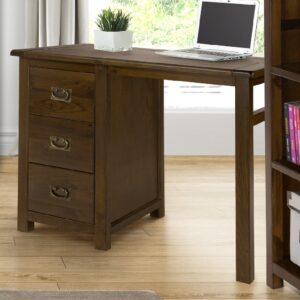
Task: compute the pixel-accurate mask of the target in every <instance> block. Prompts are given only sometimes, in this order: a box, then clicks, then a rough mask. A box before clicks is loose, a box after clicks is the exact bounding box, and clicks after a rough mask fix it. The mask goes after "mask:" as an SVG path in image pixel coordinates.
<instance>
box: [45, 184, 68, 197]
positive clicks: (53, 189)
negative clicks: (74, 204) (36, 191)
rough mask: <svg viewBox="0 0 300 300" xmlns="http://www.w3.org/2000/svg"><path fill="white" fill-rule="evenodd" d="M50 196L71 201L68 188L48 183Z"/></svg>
mask: <svg viewBox="0 0 300 300" xmlns="http://www.w3.org/2000/svg"><path fill="white" fill-rule="evenodd" d="M49 190H50V196H51V197H53V198H56V199H61V200H65V201H71V197H70V190H69V189H67V188H64V187H61V186H55V185H50V187H49Z"/></svg>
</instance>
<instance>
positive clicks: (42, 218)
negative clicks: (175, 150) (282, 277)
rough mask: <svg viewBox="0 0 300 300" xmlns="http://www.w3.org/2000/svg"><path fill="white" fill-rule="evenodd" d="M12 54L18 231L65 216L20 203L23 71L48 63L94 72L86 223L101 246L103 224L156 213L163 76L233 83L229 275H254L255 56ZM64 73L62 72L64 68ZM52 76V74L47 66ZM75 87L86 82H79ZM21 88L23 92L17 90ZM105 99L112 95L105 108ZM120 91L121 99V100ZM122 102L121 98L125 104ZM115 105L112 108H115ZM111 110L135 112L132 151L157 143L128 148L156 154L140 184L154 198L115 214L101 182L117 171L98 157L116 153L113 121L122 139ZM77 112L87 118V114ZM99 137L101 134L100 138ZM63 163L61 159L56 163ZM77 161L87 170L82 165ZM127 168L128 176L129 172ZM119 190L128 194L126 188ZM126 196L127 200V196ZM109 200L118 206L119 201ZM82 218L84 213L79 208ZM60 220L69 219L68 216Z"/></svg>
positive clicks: (259, 62) (160, 211) (106, 243)
mask: <svg viewBox="0 0 300 300" xmlns="http://www.w3.org/2000/svg"><path fill="white" fill-rule="evenodd" d="M12 55H16V56H20V58H21V68H20V71H21V97H20V101H21V102H20V108H21V113H20V167H21V169H20V177H19V178H20V179H19V182H20V183H19V229H20V230H23V231H27V230H30V229H32V228H33V222H34V221H37V222H45V223H59V222H61V223H63V224H65V223H67V221H66V220H65V219H61V218H54V217H53V216H48V215H47V214H44V215H41V214H38V213H36V212H34V211H30V209H29V210H28V199H27V181H28V151H29V150H28V146H27V145H28V143H27V138H28V130H27V128H28V122H29V121H28V118H29V114H28V110H27V109H26V107H27V106H26V105H27V104H26V103H27V102H28V101H29V100H30V99H28V98H30V97H29V96H28V94H29V90H30V88H31V87H30V86H29V87H28V81H30V80H29V79H30V76H32V72H31V71H30V70H32V68H35V69H36V68H38V69H39V70H41V69H44V70H45V69H48V70H49V69H52V73H53V69H58V70H68V71H73V72H79V71H80V72H86V73H93V74H94V75H93V76H94V77H95V90H96V96H95V109H94V110H93V109H92V111H90V112H89V113H90V114H93V113H95V120H94V121H95V141H94V142H95V220H94V228H95V240H96V246H97V247H98V248H101V249H107V248H109V247H110V238H111V237H110V235H111V231H115V230H117V229H119V228H120V227H121V226H123V225H126V224H127V223H128V222H131V221H133V220H135V219H137V218H139V217H141V216H143V215H145V214H147V213H149V212H152V215H153V216H156V217H162V216H163V215H164V166H163V165H164V163H163V162H164V160H163V155H164V149H163V138H164V136H163V111H164V110H163V108H164V104H163V92H164V91H163V80H180V81H191V82H199V83H208V84H221V85H229V86H234V87H235V88H236V101H235V103H236V121H235V123H236V278H237V280H238V281H242V282H246V283H250V282H251V281H252V280H253V279H254V216H253V202H254V200H253V126H254V125H256V124H258V123H260V122H262V121H263V120H264V110H259V111H256V112H253V86H255V85H258V84H261V83H263V82H264V63H263V59H262V58H248V59H245V60H239V61H229V62H205V61H195V60H187V59H178V58H171V57H164V56H159V55H157V54H155V51H153V50H150V49H134V50H133V51H131V52H124V53H107V52H101V51H95V50H94V49H93V46H92V45H76V46H64V47H49V48H41V49H29V50H14V51H13V52H12ZM30 72H31V73H30ZM39 72H40V75H41V76H44V75H43V73H42V71H39ZM30 74H31V75H30ZM65 74H66V76H67V74H68V73H65ZM52 75H53V76H55V72H54V73H53V74H52ZM34 76H35V80H38V77H39V73H38V72H37V73H35V74H34ZM46 76H48V75H46ZM59 76H60V77H62V78H61V80H62V81H64V82H67V81H66V80H64V79H63V76H62V75H61V74H60V75H58V77H59ZM50 77H51V76H50ZM75 77H76V76H75ZM28 78H29V79H28ZM79 79H80V77H79ZM79 79H78V78H77V77H76V80H77V81H76V82H77V84H78V85H80V80H79ZM53 80H54V79H53ZM53 80H52V81H53ZM54 81H55V80H54ZM82 88H87V87H86V85H83V87H82ZM75 89H76V88H75ZM22 93H23V94H24V95H27V96H24V95H22ZM131 97H132V102H133V103H134V106H132V107H130V103H131V102H130V98H131ZM111 98H113V99H114V107H113V108H112V105H111ZM123 98H124V99H126V100H123ZM141 100H145V101H146V102H147V103H146V106H145V105H144V107H141V108H137V107H135V106H139V103H145V102H143V101H141ZM30 101H31V100H30ZM124 101H127V102H126V103H125V102H124ZM224 101H226V99H224ZM115 105H116V106H115ZM118 105H119V106H120V108H118V107H117V106H118ZM147 105H148V108H147ZM30 107H31V108H30V110H31V113H33V114H35V115H36V114H44V113H45V112H44V111H42V112H41V111H40V110H41V109H42V110H43V107H42V108H41V107H40V108H39V109H37V108H36V106H32V105H31V106H30ZM112 109H115V110H118V109H122V111H126V114H127V115H126V116H127V118H135V119H136V120H137V121H138V120H140V122H141V127H140V128H138V127H139V126H138V123H135V125H130V126H131V127H130V126H129V125H128V124H126V126H127V127H126V128H127V129H128V130H133V131H136V136H135V138H136V137H138V139H136V148H139V147H141V148H140V150H141V149H142V150H143V151H145V150H146V149H148V148H149V147H147V148H143V147H146V146H145V145H147V143H149V141H150V142H151V143H152V142H153V143H155V144H156V146H157V147H158V150H155V151H157V152H155V153H154V152H153V153H150V152H147V155H146V156H145V155H144V158H143V156H142V155H143V151H140V152H136V153H137V155H136V160H141V159H145V160H146V161H150V160H149V159H150V156H151V155H152V154H153V155H154V154H155V155H156V156H155V157H156V159H157V160H156V163H157V166H158V167H157V170H156V171H157V182H156V183H153V184H152V183H150V182H149V188H148V190H145V191H142V192H143V193H145V197H146V194H147V193H152V192H153V190H155V191H156V194H157V195H156V200H155V202H149V201H147V202H146V203H144V206H143V207H138V208H137V209H135V210H132V211H131V212H130V213H128V214H126V215H124V216H123V215H121V214H118V213H117V210H116V211H114V213H112V214H111V213H110V210H109V205H110V201H111V200H113V199H108V198H109V197H108V196H107V195H108V194H109V191H110V189H111V190H112V189H113V188H115V187H112V184H111V185H110V184H109V183H107V182H109V180H110V177H107V176H110V174H111V176H113V174H114V173H113V172H117V170H116V169H115V170H111V169H110V166H109V165H107V164H106V163H104V161H107V155H113V154H110V153H115V152H117V150H116V149H115V152H114V151H111V150H112V148H113V147H114V144H117V141H116V140H111V139H110V138H112V139H114V138H115V139H120V140H122V138H121V137H119V136H117V137H116V133H117V131H116V132H114V134H115V135H114V138H113V135H112V133H111V132H112V130H117V128H119V129H118V130H119V131H120V132H119V135H123V137H125V139H126V131H124V130H123V129H122V128H125V127H123V126H122V122H123V123H124V126H125V123H126V120H125V119H124V118H125V115H124V114H123V115H122V114H120V118H119V119H118V120H116V119H114V118H112V117H111V110H112ZM145 109H148V110H151V109H153V111H152V112H151V113H154V114H155V115H152V117H153V116H154V119H153V118H152V117H151V118H152V119H151V120H152V121H153V120H154V121H155V122H156V125H155V123H151V122H152V121H149V122H150V123H151V124H152V125H153V126H154V127H155V128H156V127H157V130H156V131H155V132H154V131H153V132H154V133H153V135H151V136H150V135H149V134H148V135H146V137H145V136H143V135H145V134H146V132H143V130H145V128H147V127H145V126H146V122H147V121H144V120H143V118H142V113H143V111H144V110H145ZM83 110H84V109H83ZM26 111H27V113H26ZM47 113H48V112H47ZM61 113H62V112H61V111H59V112H55V113H54V114H53V112H52V115H50V116H52V117H56V118H57V117H61V115H59V114H61ZM85 117H86V118H89V115H88V113H87V114H86V115H85ZM90 117H91V116H90ZM143 117H145V116H143ZM72 118H73V119H74V118H75V119H76V118H82V115H77V116H76V117H74V114H73V115H72ZM34 122H37V124H39V123H38V122H40V120H38V119H35V120H34ZM149 122H148V123H149ZM148 123H147V124H148ZM42 125H44V126H45V124H44V123H42V124H40V126H42ZM148 125H149V124H148ZM148 125H147V126H148ZM53 126H55V127H56V128H58V127H60V126H61V124H59V123H57V124H54V125H53ZM128 126H129V127H128ZM153 126H152V127H153ZM112 127H114V129H112ZM152 127H151V128H152ZM137 128H138V129H137ZM149 128H150V127H149ZM149 130H150V129H149ZM151 130H152V129H151ZM103 136H105V137H106V139H105V140H104V139H103ZM199 138H201V137H199ZM108 141H110V142H108ZM118 141H119V140H118ZM122 143H123V144H122ZM122 143H119V144H118V146H119V148H122V145H125V143H126V142H125V140H124V139H123V141H122ZM143 144H144V145H143ZM103 145H104V146H103ZM148 145H151V144H148ZM118 151H119V154H118V155H119V156H120V155H122V153H121V152H122V149H118ZM136 151H137V150H136ZM29 152H30V151H29ZM120 153H121V154H120ZM124 157H127V159H128V155H127V156H126V155H125V154H124ZM44 159H48V158H44ZM112 159H113V158H112ZM131 159H133V161H132V162H131V163H133V164H134V165H135V166H136V169H135V172H141V173H140V176H142V177H143V176H144V173H145V172H148V174H152V173H153V170H152V167H151V165H148V166H149V168H148V169H147V170H140V169H139V165H138V162H136V161H134V158H132V157H131ZM108 160H109V159H108ZM152 161H153V160H152ZM64 163H65V161H64V162H63V164H64ZM80 167H84V168H85V169H87V170H89V169H88V167H87V166H86V165H84V166H80ZM80 170H82V169H80ZM106 170H107V172H106ZM156 171H155V172H156ZM142 172H143V173H142ZM151 172H152V173H151ZM33 173H34V174H33V176H35V177H36V178H38V177H39V176H38V174H39V172H38V171H37V170H35V172H33ZM127 175H128V176H131V175H132V174H127ZM145 178H146V177H145ZM129 182H130V180H129ZM141 184H142V183H141ZM152 185H153V186H152ZM217 185H218V183H217V182H216V187H217ZM150 187H151V188H150ZM134 188H136V187H134ZM120 189H121V188H120ZM123 189H124V188H123ZM144 189H146V188H144ZM59 192H60V194H61V193H62V191H59ZM126 192H128V191H126ZM139 192H141V191H139ZM126 195H127V196H128V195H130V194H128V193H127V194H126ZM58 196H59V197H60V196H63V195H58ZM111 197H112V196H111ZM127 198H129V197H127ZM128 201H129V202H130V201H131V200H129V199H128ZM137 201H138V200H136V202H137ZM129 202H128V203H129ZM117 203H119V205H121V204H120V203H121V202H120V201H119V202H117ZM122 205H123V204H122ZM151 205H152V206H151ZM212 205H213V204H212ZM35 207H36V206H35ZM132 207H133V206H132ZM122 211H124V212H125V211H126V210H125V208H123V207H122ZM105 212H106V213H105ZM85 213H87V212H85ZM112 215H113V216H112ZM84 217H85V218H86V215H85V216H84ZM117 217H118V218H117ZM116 218H117V219H116ZM115 219H116V220H115ZM68 223H72V222H70V220H69V222H68ZM73 223H74V222H73ZM220 230H221V228H220Z"/></svg>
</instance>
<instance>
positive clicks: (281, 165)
mask: <svg viewBox="0 0 300 300" xmlns="http://www.w3.org/2000/svg"><path fill="white" fill-rule="evenodd" d="M272 168H273V169H274V170H276V171H278V172H280V173H282V174H284V175H287V176H289V177H291V178H293V179H296V180H298V181H300V166H297V165H295V164H293V163H290V162H288V161H273V162H272Z"/></svg>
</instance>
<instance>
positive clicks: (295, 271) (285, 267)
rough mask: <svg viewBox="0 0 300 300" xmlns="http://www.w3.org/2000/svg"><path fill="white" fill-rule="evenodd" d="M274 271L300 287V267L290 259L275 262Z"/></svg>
mask: <svg viewBox="0 0 300 300" xmlns="http://www.w3.org/2000/svg"><path fill="white" fill-rule="evenodd" d="M273 272H274V273H275V274H276V275H277V276H278V277H280V278H282V279H283V280H285V281H287V282H288V283H290V284H291V285H293V286H295V287H296V288H298V289H300V267H298V266H297V265H295V264H293V263H292V262H291V261H290V260H289V259H284V260H282V261H280V262H279V263H273Z"/></svg>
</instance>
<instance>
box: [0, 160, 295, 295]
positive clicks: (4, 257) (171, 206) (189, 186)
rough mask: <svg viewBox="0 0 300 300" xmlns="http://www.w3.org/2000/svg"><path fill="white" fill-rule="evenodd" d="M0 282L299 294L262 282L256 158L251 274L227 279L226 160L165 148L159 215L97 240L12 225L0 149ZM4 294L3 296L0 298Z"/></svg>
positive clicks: (229, 212)
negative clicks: (173, 154)
mask: <svg viewBox="0 0 300 300" xmlns="http://www.w3.org/2000/svg"><path fill="white" fill-rule="evenodd" d="M0 163H1V167H0V289H12V290H14V289H25V290H29V289H30V290H32V289H34V290H58V289H61V290H99V289H100V290H111V289H117V290H128V289H129V290H132V289H137V290H140V289H142V290H145V289H146V290H148V289H150V290H155V291H157V292H158V293H159V294H160V295H161V296H162V297H163V298H164V299H186V300H187V299H299V296H300V294H299V293H298V292H297V291H295V290H294V289H293V288H291V287H290V286H288V285H286V287H285V288H284V289H280V290H275V291H273V290H271V289H269V288H267V287H266V285H265V190H264V161H263V160H262V159H257V160H256V163H255V218H256V225H255V230H256V231H255V236H256V274H255V275H256V281H255V283H253V284H252V285H246V284H241V283H236V282H235V259H234V255H235V236H234V232H235V225H234V217H235V212H234V161H233V159H232V158H167V159H166V217H165V218H163V219H151V218H150V217H145V218H144V219H142V220H140V221H138V222H136V223H135V224H133V225H132V226H130V227H129V228H128V229H126V230H123V231H122V232H120V233H118V234H115V235H114V236H113V243H112V249H111V250H110V251H107V252H103V251H98V250H95V249H94V247H93V241H92V235H91V234H89V233H86V232H71V231H66V230H64V229H59V228H53V227H49V226H46V225H37V226H36V230H35V231H33V232H31V233H20V232H18V231H16V203H17V159H16V158H2V159H0ZM1 300H2V299H1Z"/></svg>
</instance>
